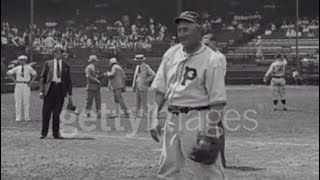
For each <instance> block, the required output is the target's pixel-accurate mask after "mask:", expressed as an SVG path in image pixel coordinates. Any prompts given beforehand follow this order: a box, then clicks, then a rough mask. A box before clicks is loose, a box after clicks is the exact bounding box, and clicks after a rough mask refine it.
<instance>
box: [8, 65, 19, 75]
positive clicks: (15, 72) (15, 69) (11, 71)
mask: <svg viewBox="0 0 320 180" xmlns="http://www.w3.org/2000/svg"><path fill="white" fill-rule="evenodd" d="M18 67H19V66H17V67H14V68H12V69H10V70H9V71H8V72H7V74H9V75H13V74H17V71H18Z"/></svg>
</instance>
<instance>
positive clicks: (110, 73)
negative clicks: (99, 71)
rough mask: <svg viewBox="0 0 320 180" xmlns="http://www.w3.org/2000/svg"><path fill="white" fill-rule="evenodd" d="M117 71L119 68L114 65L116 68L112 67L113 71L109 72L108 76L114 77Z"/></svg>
mask: <svg viewBox="0 0 320 180" xmlns="http://www.w3.org/2000/svg"><path fill="white" fill-rule="evenodd" d="M116 71H117V66H116V65H114V66H113V67H112V69H111V71H110V72H107V75H108V76H114V75H115V74H116Z"/></svg>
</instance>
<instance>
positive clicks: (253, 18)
mask: <svg viewBox="0 0 320 180" xmlns="http://www.w3.org/2000/svg"><path fill="white" fill-rule="evenodd" d="M202 17H203V20H204V21H203V25H202V26H203V29H204V31H205V32H206V31H210V30H212V29H214V30H216V31H224V30H228V31H236V30H237V31H239V32H242V33H245V34H252V33H255V32H256V31H257V30H259V28H260V27H261V25H260V20H261V19H262V16H261V15H260V14H259V13H258V12H255V13H245V15H237V14H236V15H231V16H230V17H226V18H222V17H219V16H217V17H214V16H211V15H210V14H209V13H207V12H204V13H203V15H202Z"/></svg>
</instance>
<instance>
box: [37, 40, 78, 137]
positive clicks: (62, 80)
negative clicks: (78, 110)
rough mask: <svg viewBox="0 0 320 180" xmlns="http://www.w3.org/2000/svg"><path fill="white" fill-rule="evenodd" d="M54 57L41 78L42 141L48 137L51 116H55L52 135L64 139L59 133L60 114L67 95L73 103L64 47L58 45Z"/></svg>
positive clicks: (46, 65)
mask: <svg viewBox="0 0 320 180" xmlns="http://www.w3.org/2000/svg"><path fill="white" fill-rule="evenodd" d="M53 55H54V59H53V60H50V61H47V62H45V63H44V65H43V69H42V73H41V76H40V94H39V95H40V98H41V99H43V108H42V131H41V139H43V138H45V137H46V136H47V135H48V129H49V122H50V117H51V114H53V119H52V135H53V137H54V138H55V139H63V137H62V136H61V135H60V132H59V131H60V113H61V111H62V107H63V103H64V98H65V97H66V96H67V94H68V99H69V103H72V82H71V77H70V67H69V65H68V64H67V63H65V62H64V61H63V60H64V59H66V56H65V54H64V49H63V47H62V46H61V45H56V46H55V47H54V50H53Z"/></svg>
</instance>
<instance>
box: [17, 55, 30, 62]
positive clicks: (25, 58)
mask: <svg viewBox="0 0 320 180" xmlns="http://www.w3.org/2000/svg"><path fill="white" fill-rule="evenodd" d="M18 60H19V61H20V60H25V61H26V60H28V57H27V56H25V55H21V56H19V57H18Z"/></svg>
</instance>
